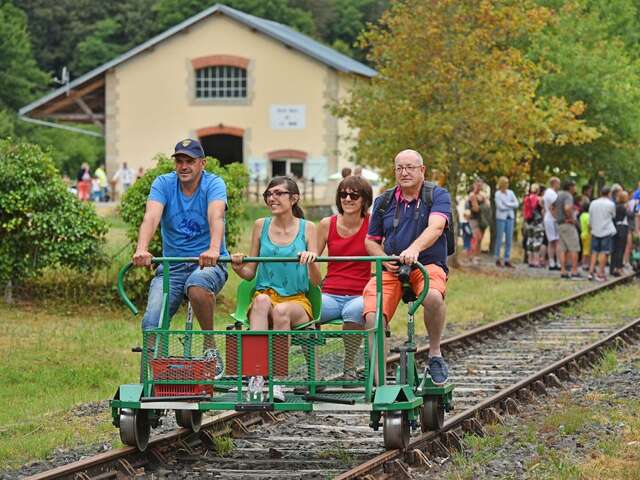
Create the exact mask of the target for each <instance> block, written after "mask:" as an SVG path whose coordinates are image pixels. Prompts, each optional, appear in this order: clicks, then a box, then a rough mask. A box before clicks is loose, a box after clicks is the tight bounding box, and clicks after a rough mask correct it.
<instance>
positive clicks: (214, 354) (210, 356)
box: [202, 348, 224, 380]
mask: <svg viewBox="0 0 640 480" xmlns="http://www.w3.org/2000/svg"><path fill="white" fill-rule="evenodd" d="M202 358H203V359H204V360H214V361H215V362H216V369H215V377H214V378H215V379H216V380H219V379H221V378H222V375H224V360H222V355H220V351H219V350H218V349H217V348H209V349H207V350H205V351H204V354H203V355H202Z"/></svg>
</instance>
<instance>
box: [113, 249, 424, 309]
mask: <svg viewBox="0 0 640 480" xmlns="http://www.w3.org/2000/svg"><path fill="white" fill-rule="evenodd" d="M198 261H199V258H198V257H153V258H152V259H151V263H157V264H160V263H166V264H172V263H198ZM298 261H300V259H299V257H244V258H243V259H242V262H243V263H254V262H257V263H261V262H263V263H274V262H281V263H293V262H298ZM315 261H316V262H376V264H378V263H382V262H399V261H400V257H395V256H389V257H367V256H362V257H318V258H316V260H315ZM218 263H231V257H220V258H219V259H218ZM413 265H414V266H415V267H417V268H418V270H420V272H422V276H423V278H424V288H423V289H422V292H420V295H418V297H417V299H416V301H415V302H413V305H411V306H410V307H409V315H413V314H414V313H415V312H416V310H417V309H418V307H419V306H420V305H422V302H423V301H424V298H425V297H426V296H427V292H428V291H429V274H428V273H427V271H426V269H425V268H424V266H423V265H422V264H421V263H419V262H416V263H414V264H413ZM132 267H133V263H132V262H129V263H127V264H126V265H124V266H123V267H122V268H121V269H120V271H119V272H118V294H119V295H120V298H121V299H122V301H123V302H124V304H125V305H126V306H127V308H128V309H129V310H131V312H132V313H133V314H134V315H137V314H138V309H137V308H136V306H135V305H134V304H133V302H132V301H131V300H130V299H129V297H127V294H126V292H125V291H124V277H125V276H126V274H127V273H128V272H129V270H131V268H132ZM168 274H169V272H168V271H164V272H163V275H168Z"/></svg>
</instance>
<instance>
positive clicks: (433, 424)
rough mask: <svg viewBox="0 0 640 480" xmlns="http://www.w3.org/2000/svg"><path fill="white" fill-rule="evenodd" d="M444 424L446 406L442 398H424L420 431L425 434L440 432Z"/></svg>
mask: <svg viewBox="0 0 640 480" xmlns="http://www.w3.org/2000/svg"><path fill="white" fill-rule="evenodd" d="M443 424H444V404H443V403H442V398H440V397H424V403H423V404H422V407H420V429H421V430H422V431H423V432H430V431H434V430H440V429H441V428H442V425H443Z"/></svg>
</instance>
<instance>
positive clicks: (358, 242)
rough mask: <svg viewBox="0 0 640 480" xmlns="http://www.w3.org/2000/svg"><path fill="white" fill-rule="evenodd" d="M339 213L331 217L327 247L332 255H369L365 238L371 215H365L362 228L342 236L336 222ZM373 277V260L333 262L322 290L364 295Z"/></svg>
mask: <svg viewBox="0 0 640 480" xmlns="http://www.w3.org/2000/svg"><path fill="white" fill-rule="evenodd" d="M337 220H338V216H337V215H333V216H332V217H331V221H330V223H329V235H328V237H327V248H328V249H329V256H330V257H334V256H335V257H354V256H365V255H368V253H367V251H366V250H365V248H364V239H365V238H366V236H367V230H368V229H369V215H367V216H365V217H364V220H363V222H362V225H361V226H360V230H358V232H357V233H356V234H355V235H352V236H350V237H341V236H340V234H339V233H338V228H337V225H336V222H337ZM370 278H371V262H331V263H329V268H328V269H327V276H326V277H325V279H324V282H322V291H323V292H324V293H330V294H332V295H362V291H363V290H364V287H365V285H366V284H367V282H368V281H369V279H370Z"/></svg>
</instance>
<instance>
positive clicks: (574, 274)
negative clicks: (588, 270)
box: [571, 272, 582, 280]
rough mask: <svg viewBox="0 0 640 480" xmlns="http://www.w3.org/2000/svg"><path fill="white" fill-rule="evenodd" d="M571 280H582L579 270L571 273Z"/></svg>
mask: <svg viewBox="0 0 640 480" xmlns="http://www.w3.org/2000/svg"><path fill="white" fill-rule="evenodd" d="M571 280H582V275H581V274H580V272H577V273H572V274H571Z"/></svg>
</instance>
